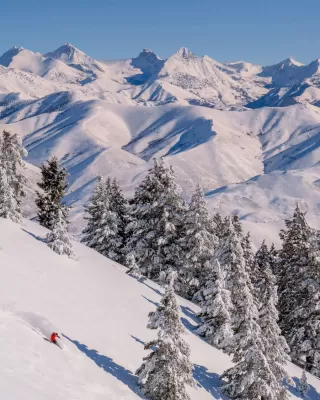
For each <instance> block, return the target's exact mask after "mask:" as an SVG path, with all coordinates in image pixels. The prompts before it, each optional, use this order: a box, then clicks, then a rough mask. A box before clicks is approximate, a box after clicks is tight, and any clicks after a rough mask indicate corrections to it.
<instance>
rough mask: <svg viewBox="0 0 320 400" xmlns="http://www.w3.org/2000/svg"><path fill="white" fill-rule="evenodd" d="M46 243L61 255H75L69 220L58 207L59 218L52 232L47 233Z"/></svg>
mask: <svg viewBox="0 0 320 400" xmlns="http://www.w3.org/2000/svg"><path fill="white" fill-rule="evenodd" d="M46 243H47V245H48V246H49V247H50V249H51V250H53V251H55V252H56V253H58V254H60V255H64V254H65V255H67V256H68V257H71V256H73V250H72V243H71V240H70V236H69V234H68V231H67V222H66V220H65V213H64V211H63V210H62V209H61V208H60V209H58V214H57V219H56V221H55V224H54V226H53V229H52V231H51V232H50V233H48V234H47V237H46Z"/></svg>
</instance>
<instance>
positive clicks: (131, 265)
mask: <svg viewBox="0 0 320 400" xmlns="http://www.w3.org/2000/svg"><path fill="white" fill-rule="evenodd" d="M126 266H127V267H128V271H126V274H128V275H130V276H132V277H133V278H136V279H139V280H140V279H141V278H142V274H141V272H140V268H139V266H138V265H137V263H136V260H135V257H134V255H133V254H129V255H128V256H127V258H126Z"/></svg>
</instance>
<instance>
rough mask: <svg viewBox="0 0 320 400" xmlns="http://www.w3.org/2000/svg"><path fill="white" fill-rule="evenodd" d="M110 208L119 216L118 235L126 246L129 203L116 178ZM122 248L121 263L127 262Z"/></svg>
mask: <svg viewBox="0 0 320 400" xmlns="http://www.w3.org/2000/svg"><path fill="white" fill-rule="evenodd" d="M110 208H111V210H112V211H113V212H115V213H116V214H117V217H118V219H119V224H118V235H119V236H120V237H121V239H122V247H123V245H124V244H125V239H126V237H125V228H126V226H127V224H128V223H129V216H128V202H127V200H126V198H125V197H124V195H123V192H122V190H121V188H120V186H119V182H118V181H117V179H116V178H114V180H113V181H112V184H111V203H110ZM122 247H121V257H119V262H121V261H122V260H125V257H124V254H123V252H122Z"/></svg>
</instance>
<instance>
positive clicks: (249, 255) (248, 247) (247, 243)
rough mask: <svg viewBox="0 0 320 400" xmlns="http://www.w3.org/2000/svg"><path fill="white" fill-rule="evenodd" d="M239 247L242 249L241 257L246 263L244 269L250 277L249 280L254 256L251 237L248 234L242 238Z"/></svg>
mask: <svg viewBox="0 0 320 400" xmlns="http://www.w3.org/2000/svg"><path fill="white" fill-rule="evenodd" d="M241 246H242V249H243V256H244V258H245V261H246V268H247V272H248V274H249V276H250V279H251V274H252V269H253V263H254V254H253V251H252V243H251V236H250V232H248V233H247V235H246V236H244V237H243V239H242V241H241Z"/></svg>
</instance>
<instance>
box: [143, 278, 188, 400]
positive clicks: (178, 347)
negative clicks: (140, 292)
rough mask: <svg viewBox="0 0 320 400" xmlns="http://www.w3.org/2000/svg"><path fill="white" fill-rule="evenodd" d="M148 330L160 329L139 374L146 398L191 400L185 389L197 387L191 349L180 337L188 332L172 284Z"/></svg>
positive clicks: (146, 347)
mask: <svg viewBox="0 0 320 400" xmlns="http://www.w3.org/2000/svg"><path fill="white" fill-rule="evenodd" d="M148 328H149V329H158V337H157V339H155V340H153V341H151V342H149V343H147V344H146V346H145V349H146V350H150V349H151V350H152V351H151V353H150V354H149V355H148V356H147V357H145V358H144V362H143V364H142V365H141V367H140V368H139V369H138V370H137V372H136V373H137V375H138V377H139V384H140V386H141V387H142V389H143V392H144V394H145V395H146V396H147V397H148V398H149V399H151V400H164V399H166V400H189V399H190V397H189V396H188V394H187V391H186V386H194V385H195V383H194V380H193V377H192V362H191V360H190V348H189V346H188V344H187V343H186V342H185V341H184V340H183V338H182V337H181V335H182V334H183V333H184V332H185V330H184V327H183V325H182V323H181V321H180V307H179V304H178V301H177V298H176V296H175V293H174V289H173V285H172V282H171V284H169V285H168V286H167V287H166V290H165V294H164V296H163V297H162V299H161V302H160V305H159V306H158V308H157V310H156V311H155V312H151V313H150V314H149V323H148Z"/></svg>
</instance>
